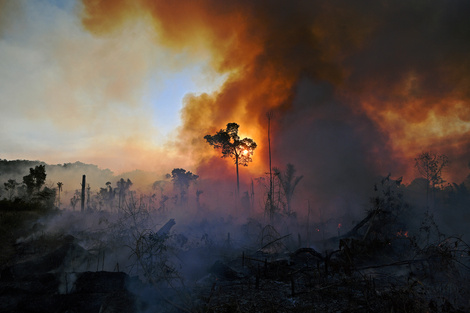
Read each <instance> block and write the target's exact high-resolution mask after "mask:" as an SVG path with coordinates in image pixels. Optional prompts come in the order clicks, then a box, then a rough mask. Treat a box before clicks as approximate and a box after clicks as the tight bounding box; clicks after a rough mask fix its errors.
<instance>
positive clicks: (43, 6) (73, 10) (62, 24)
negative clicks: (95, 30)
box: [0, 0, 224, 172]
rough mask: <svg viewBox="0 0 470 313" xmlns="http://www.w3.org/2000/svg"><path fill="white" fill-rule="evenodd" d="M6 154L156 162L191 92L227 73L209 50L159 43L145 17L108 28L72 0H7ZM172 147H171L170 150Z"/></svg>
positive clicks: (2, 48)
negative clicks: (101, 32)
mask: <svg viewBox="0 0 470 313" xmlns="http://www.w3.org/2000/svg"><path fill="white" fill-rule="evenodd" d="M0 7H1V9H0V10H1V11H0V12H1V13H0V56H1V58H0V94H1V97H0V108H1V114H0V125H1V126H0V127H1V135H0V147H1V151H0V157H1V158H6V159H17V158H18V159H32V160H42V161H46V162H49V163H63V162H74V161H77V160H80V161H83V162H91V163H98V164H99V165H100V167H109V168H111V169H113V170H115V171H118V172H119V171H123V170H130V169H135V168H139V167H144V168H146V169H154V168H158V167H157V166H152V164H151V163H152V162H155V163H157V161H156V160H154V161H150V160H149V159H151V158H152V157H156V156H157V155H160V154H161V153H162V152H161V149H162V147H163V146H164V145H165V143H166V142H167V140H168V139H172V138H171V136H172V134H174V133H175V129H176V128H177V127H178V126H180V124H181V120H180V116H179V114H180V109H181V108H182V106H183V98H184V96H185V95H186V94H188V93H194V94H200V93H202V92H212V91H213V90H214V89H216V87H217V86H219V85H220V84H221V83H222V82H223V79H224V76H223V75H218V74H217V75H216V74H215V72H214V71H213V70H211V68H210V67H208V65H207V62H208V61H207V57H208V56H206V55H204V54H203V53H201V54H200V55H198V56H195V55H191V56H188V55H187V53H186V52H184V51H180V52H179V53H175V52H174V51H171V50H169V49H168V48H165V47H163V46H162V45H159V44H158V43H157V41H156V39H155V37H156V34H155V33H154V32H153V31H152V30H151V29H150V28H149V25H147V23H146V22H145V21H141V22H136V23H132V24H129V26H128V27H126V29H124V30H122V31H120V32H116V33H113V34H110V35H106V36H100V37H98V36H94V35H93V34H90V33H89V32H88V31H86V30H85V29H84V28H83V26H82V24H81V17H80V16H81V13H80V12H81V11H82V10H83V7H82V4H81V3H79V2H77V1H73V0H67V1H47V0H40V1H16V0H15V1H0ZM165 153H166V152H165Z"/></svg>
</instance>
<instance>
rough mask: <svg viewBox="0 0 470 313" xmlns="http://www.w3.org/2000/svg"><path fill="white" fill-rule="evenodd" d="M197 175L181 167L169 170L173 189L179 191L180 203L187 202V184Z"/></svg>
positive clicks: (196, 177)
mask: <svg viewBox="0 0 470 313" xmlns="http://www.w3.org/2000/svg"><path fill="white" fill-rule="evenodd" d="M198 177H199V176H198V175H194V174H193V173H191V172H190V171H186V170H184V169H182V168H175V169H173V170H172V171H171V180H172V182H173V186H174V187H175V189H178V190H179V192H180V203H181V204H185V203H186V202H187V196H186V195H187V193H188V188H189V185H190V184H191V182H192V181H196V179H198Z"/></svg>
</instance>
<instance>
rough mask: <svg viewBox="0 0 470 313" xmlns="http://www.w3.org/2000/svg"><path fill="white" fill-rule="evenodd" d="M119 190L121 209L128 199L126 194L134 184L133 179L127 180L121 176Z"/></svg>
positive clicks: (118, 183)
mask: <svg viewBox="0 0 470 313" xmlns="http://www.w3.org/2000/svg"><path fill="white" fill-rule="evenodd" d="M116 185H117V190H118V194H119V209H121V206H122V205H123V204H124V201H125V200H126V194H127V191H128V190H129V188H131V186H132V181H131V180H130V179H129V178H128V179H127V181H126V180H124V178H121V179H120V180H119V181H118V182H117V183H116Z"/></svg>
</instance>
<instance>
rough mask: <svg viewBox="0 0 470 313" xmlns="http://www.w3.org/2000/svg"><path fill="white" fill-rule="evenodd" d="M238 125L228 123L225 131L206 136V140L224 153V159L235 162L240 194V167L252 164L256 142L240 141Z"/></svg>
mask: <svg viewBox="0 0 470 313" xmlns="http://www.w3.org/2000/svg"><path fill="white" fill-rule="evenodd" d="M239 127H240V126H239V125H238V124H237V123H228V124H227V127H226V128H225V129H221V130H219V131H218V132H217V133H216V134H215V135H206V136H204V139H205V140H206V141H207V143H209V144H210V145H211V146H213V147H214V149H220V150H221V151H222V158H227V157H230V158H232V159H233V160H234V161H235V165H236V170H237V192H238V193H240V182H239V175H238V165H243V166H248V163H250V162H252V161H253V159H252V157H253V152H254V150H255V149H256V147H257V145H256V142H255V141H254V140H253V139H251V138H247V137H246V138H243V139H240V136H239V135H238V128H239Z"/></svg>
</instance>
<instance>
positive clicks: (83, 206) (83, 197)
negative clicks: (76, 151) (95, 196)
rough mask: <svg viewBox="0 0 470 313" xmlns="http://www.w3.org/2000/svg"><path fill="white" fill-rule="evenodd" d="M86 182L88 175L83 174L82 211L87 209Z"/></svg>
mask: <svg viewBox="0 0 470 313" xmlns="http://www.w3.org/2000/svg"><path fill="white" fill-rule="evenodd" d="M85 184H86V175H83V176H82V199H81V200H82V202H81V205H82V206H81V209H82V212H83V211H85Z"/></svg>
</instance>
